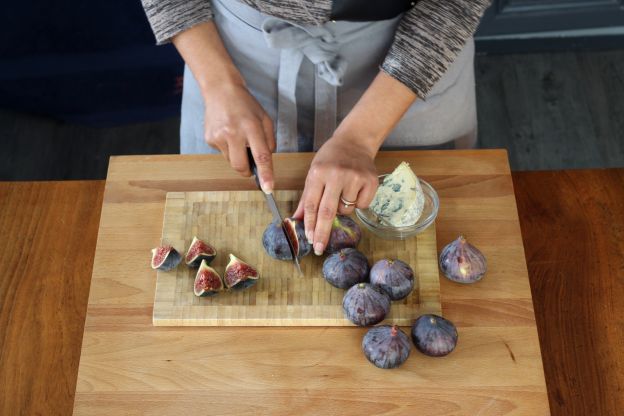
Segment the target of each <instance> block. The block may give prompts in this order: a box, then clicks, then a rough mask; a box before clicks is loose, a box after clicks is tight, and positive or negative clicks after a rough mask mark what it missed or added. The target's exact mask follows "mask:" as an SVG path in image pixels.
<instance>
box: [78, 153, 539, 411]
mask: <svg viewBox="0 0 624 416" xmlns="http://www.w3.org/2000/svg"><path fill="white" fill-rule="evenodd" d="M311 157H312V155H311V154H290V155H289V154H279V155H276V156H275V158H274V165H275V171H276V188H277V189H300V188H301V187H302V185H303V181H304V178H305V175H306V173H307V168H308V166H309V162H310V160H311ZM402 160H405V161H407V162H409V163H410V165H411V166H413V167H414V170H415V172H416V174H417V175H420V176H422V177H423V179H425V180H427V181H428V182H429V183H431V184H432V185H433V186H434V188H436V190H437V191H438V194H439V196H440V199H441V208H440V215H439V217H438V218H439V221H438V223H437V226H438V228H437V244H438V249H440V248H441V246H443V245H444V244H446V243H447V242H449V241H451V240H453V239H454V238H456V237H457V235H458V234H459V233H463V234H464V235H466V237H467V238H468V239H469V240H470V241H472V243H473V244H475V245H476V246H478V247H480V248H481V249H482V251H483V252H484V253H485V255H486V256H487V257H488V260H489V267H490V269H489V273H488V275H487V276H486V277H485V278H484V279H483V280H482V281H481V282H479V283H478V284H476V285H474V286H464V285H459V284H454V283H452V282H450V281H447V280H442V281H441V282H440V286H441V296H442V307H443V312H444V314H445V316H447V317H448V318H449V319H451V320H452V321H454V322H455V323H456V324H457V326H458V329H459V334H460V335H459V336H460V341H459V344H458V347H457V349H456V350H455V351H454V352H453V353H452V354H451V355H450V356H448V357H446V358H442V359H433V358H428V357H425V356H423V355H421V354H419V353H418V352H412V355H411V357H410V359H409V360H408V361H407V362H406V363H405V364H404V366H402V367H401V368H400V369H398V370H396V371H384V370H380V369H377V368H375V367H374V366H372V365H371V364H370V363H368V362H367V361H366V360H365V358H364V356H363V355H362V352H361V349H360V344H361V340H362V336H363V335H364V333H365V332H366V329H364V328H350V327H342V328H332V327H319V328H297V327H287V328H253V327H251V328H247V327H236V328H234V327H176V328H171V327H154V326H152V322H151V318H152V302H153V296H154V289H155V273H154V271H152V270H151V269H150V268H148V267H147V266H146V256H148V255H149V250H150V248H151V247H154V246H156V245H157V244H158V242H159V240H160V236H161V227H162V218H163V210H164V201H165V195H166V192H169V191H177V192H187V191H208V190H237V189H240V190H250V189H254V187H255V184H254V183H253V181H252V180H251V179H249V178H240V177H238V176H236V175H235V173H234V172H232V171H231V170H230V169H229V168H228V167H227V165H226V163H225V161H224V160H223V159H222V158H220V157H214V156H213V157H211V156H145V157H118V158H114V159H112V160H111V164H110V169H109V175H108V180H107V183H106V190H105V194H104V204H103V208H102V217H101V223H100V231H99V238H98V246H97V249H96V256H95V261H94V272H93V277H92V282H91V290H90V295H89V307H88V311H87V319H86V323H85V333H84V338H83V346H82V355H81V362H80V368H79V374H78V383H77V392H76V401H75V406H74V413H75V414H76V415H99V414H111V413H120V412H121V411H120V409H121V408H122V407H123V408H125V409H131V412H132V413H134V414H145V413H149V414H171V413H174V412H175V413H184V414H187V415H194V414H206V413H214V414H232V415H245V414H254V415H257V414H271V415H291V414H293V413H296V414H319V413H324V414H340V415H356V414H361V413H362V412H366V413H368V414H386V415H403V414H405V415H407V414H409V415H412V414H415V413H418V412H427V413H429V414H436V413H437V414H455V415H475V414H480V415H501V414H513V415H531V416H534V415H544V414H548V413H549V410H548V400H547V395H546V386H545V382H544V374H543V368H542V361H541V355H540V348H539V342H538V337H537V330H536V325H535V320H534V313H533V304H532V301H531V292H530V287H529V281H528V276H527V269H526V263H525V260H524V251H523V246H522V239H521V236H520V227H519V222H518V216H517V211H516V202H515V198H514V194H513V186H512V180H511V174H510V171H509V165H508V163H507V155H506V153H505V152H504V151H428V152H424V151H423V152H387V153H381V154H380V155H379V156H378V158H377V161H376V162H377V167H378V170H379V172H380V173H387V172H390V171H391V170H392V169H393V168H394V167H395V166H396V165H397V164H398V163H399V162H400V161H402ZM207 397H210V400H208V399H207ZM234 398H236V399H234Z"/></svg>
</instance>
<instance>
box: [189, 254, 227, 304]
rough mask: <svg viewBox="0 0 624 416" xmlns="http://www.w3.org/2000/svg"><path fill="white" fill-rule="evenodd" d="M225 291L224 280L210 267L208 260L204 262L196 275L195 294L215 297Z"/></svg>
mask: <svg viewBox="0 0 624 416" xmlns="http://www.w3.org/2000/svg"><path fill="white" fill-rule="evenodd" d="M222 290H223V280H222V279H221V276H219V273H217V271H216V270H215V269H213V268H212V267H210V266H208V262H207V261H206V260H202V261H201V264H200V266H199V270H197V274H196V275H195V284H194V285H193V292H194V293H195V296H200V297H204V296H213V295H216V294H217V293H219V292H220V291H222Z"/></svg>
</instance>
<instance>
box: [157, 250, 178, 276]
mask: <svg viewBox="0 0 624 416" xmlns="http://www.w3.org/2000/svg"><path fill="white" fill-rule="evenodd" d="M180 261H182V256H181V255H180V253H178V251H177V250H176V249H175V248H173V247H171V246H166V245H165V246H160V247H156V248H153V249H152V262H151V266H152V269H155V270H162V271H164V272H168V271H169V270H172V269H175V268H176V267H177V266H178V264H180Z"/></svg>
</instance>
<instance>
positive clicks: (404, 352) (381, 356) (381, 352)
mask: <svg viewBox="0 0 624 416" xmlns="http://www.w3.org/2000/svg"><path fill="white" fill-rule="evenodd" d="M410 349H411V346H410V341H409V338H408V336H407V335H405V332H403V331H401V330H400V329H399V328H398V327H397V326H396V325H393V326H390V325H381V326H376V327H373V328H371V329H369V330H368V332H367V333H366V335H364V339H363V340H362V351H364V355H365V356H366V358H368V361H370V362H371V363H373V364H374V365H375V366H377V367H379V368H395V367H398V366H400V365H401V364H403V363H404V362H405V360H407V357H408V356H409V353H410Z"/></svg>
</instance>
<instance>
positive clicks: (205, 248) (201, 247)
mask: <svg viewBox="0 0 624 416" xmlns="http://www.w3.org/2000/svg"><path fill="white" fill-rule="evenodd" d="M216 256H217V250H215V248H214V247H213V246H211V245H210V244H208V243H206V242H204V241H202V240H200V239H199V238H197V237H193V242H192V243H191V246H190V247H189V249H188V251H187V252H186V255H185V256H184V262H185V263H186V265H187V266H189V267H193V268H195V267H199V265H200V264H201V262H202V261H203V260H206V263H207V264H210V262H211V261H212V260H213V259H214V258H215V257H216Z"/></svg>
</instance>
